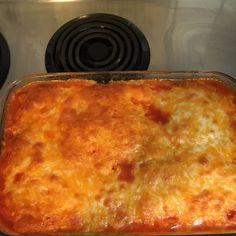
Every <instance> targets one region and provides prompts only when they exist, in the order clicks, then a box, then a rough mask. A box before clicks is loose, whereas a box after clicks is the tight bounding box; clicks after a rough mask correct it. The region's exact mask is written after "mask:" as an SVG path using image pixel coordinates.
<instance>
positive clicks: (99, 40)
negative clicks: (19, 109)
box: [0, 0, 236, 96]
mask: <svg viewBox="0 0 236 236" xmlns="http://www.w3.org/2000/svg"><path fill="white" fill-rule="evenodd" d="M235 11H236V1H232V0H214V1H212V0H199V1H195V0H145V1H143V0H103V1H98V0H77V1H76V0H74V1H72V0H27V1H26V0H0V33H1V35H3V36H4V38H5V40H1V38H2V37H0V45H1V47H2V45H5V46H6V45H8V46H9V50H8V49H6V48H7V47H5V46H3V47H4V48H5V49H4V50H2V49H0V51H1V53H0V55H1V56H0V65H1V66H0V68H1V70H0V74H1V75H0V76H1V77H0V80H1V81H0V86H1V84H3V82H4V81H5V79H4V78H5V77H6V81H5V83H4V85H3V86H2V89H1V91H0V96H1V94H2V93H4V91H5V90H6V88H7V87H8V86H9V84H10V83H11V82H12V81H14V80H18V79H20V78H21V77H23V76H25V75H28V74H34V73H46V72H63V71H99V70H100V71H101V70H146V69H147V70H180V71H183V70H214V71H221V72H224V73H227V74H229V75H231V76H233V77H235V78H236V67H235V60H236V43H235V41H236V27H235V25H236V14H235ZM2 51H5V53H4V55H5V56H4V57H2ZM9 51H10V54H11V63H10V69H9V73H8V75H7V72H8V67H9V62H10V54H9ZM2 58H4V60H3V62H1V61H2ZM1 63H4V64H5V65H4V66H3V67H2V64H1ZM2 70H3V71H2Z"/></svg>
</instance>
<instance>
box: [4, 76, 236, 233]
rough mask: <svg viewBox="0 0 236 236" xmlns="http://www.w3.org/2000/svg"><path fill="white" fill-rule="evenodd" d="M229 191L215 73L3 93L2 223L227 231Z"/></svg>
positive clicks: (231, 179)
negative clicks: (211, 76)
mask: <svg viewBox="0 0 236 236" xmlns="http://www.w3.org/2000/svg"><path fill="white" fill-rule="evenodd" d="M235 189H236V94H235V92H234V91H232V90H231V89H230V88H228V87H227V86H226V85H224V84H223V83H222V82H220V81H214V80H209V79H199V80H189V81H184V80H178V81H177V80H176V81H174V80H173V81H168V80H153V81H151V80H139V81H127V82H110V83H109V84H107V85H101V84H96V83H95V82H93V81H78V80H69V81H51V82H34V83H31V84H28V85H26V86H24V87H22V88H20V89H18V90H17V91H15V92H14V93H12V94H11V96H10V100H9V104H8V109H7V115H6V120H5V127H4V140H3V143H2V151H1V157H0V222H1V225H2V226H3V229H4V230H6V231H7V232H11V233H16V234H17V233H18V234H23V233H26V234H34V233H40V234H45V233H65V232H68V233H73V232H145V233H148V232H155V233H161V232H167V233H170V232H201V231H205V232H206V231H210V232H212V231H214V232H215V231H231V230H236V191H235Z"/></svg>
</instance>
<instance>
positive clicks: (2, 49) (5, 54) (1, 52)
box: [0, 33, 10, 88]
mask: <svg viewBox="0 0 236 236" xmlns="http://www.w3.org/2000/svg"><path fill="white" fill-rule="evenodd" d="M9 67H10V52H9V48H8V45H7V42H6V40H5V38H4V37H3V35H2V34H1V33H0V88H1V87H2V85H3V84H4V82H5V80H6V78H7V74H8V71H9Z"/></svg>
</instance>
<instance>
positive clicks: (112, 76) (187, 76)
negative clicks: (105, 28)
mask: <svg viewBox="0 0 236 236" xmlns="http://www.w3.org/2000/svg"><path fill="white" fill-rule="evenodd" d="M200 78H207V79H214V80H220V81H222V82H224V83H226V84H228V85H229V86H230V87H231V88H232V89H233V90H235V91H236V80H235V79H233V78H232V77H230V76H228V75H226V74H223V73H220V72H211V71H187V72H186V71H183V72H182V71H177V72H175V71H173V72H171V71H170V72H169V71H167V72H165V71H132V72H131V71H128V72H88V73H55V74H36V75H31V76H27V77H24V78H22V79H20V80H16V81H14V82H13V83H11V84H10V85H9V86H8V87H7V88H6V89H5V90H4V91H0V118H1V120H0V122H1V123H0V140H1V144H2V138H3V129H4V118H5V112H6V107H7V103H8V102H7V101H8V98H9V95H10V94H11V93H12V92H13V91H15V90H16V89H18V88H20V87H22V86H24V85H26V84H28V83H31V82H36V81H51V80H69V79H85V80H95V81H97V82H98V83H104V84H106V83H109V81H119V80H139V79H154V80H157V79H158V80H161V79H165V80H178V79H181V80H193V79H200ZM0 151H1V146H0ZM0 235H2V236H3V235H4V236H5V235H6V234H3V233H1V232H0ZM62 235H88V236H91V235H107V234H105V233H97V234H96V233H95V234H94V233H79V234H62ZM111 235H122V236H123V235H128V234H124V233H122V234H118V233H117V234H111ZM129 235H137V234H129ZM139 235H140V234H139ZM147 235H148V234H147ZM149 235H163V233H161V234H153V233H151V234H149ZM164 235H236V231H233V232H232V231H231V232H215V233H214V232H210V233H208V232H200V233H197V232H196V233H191V234H189V233H186V234H183V233H166V234H164Z"/></svg>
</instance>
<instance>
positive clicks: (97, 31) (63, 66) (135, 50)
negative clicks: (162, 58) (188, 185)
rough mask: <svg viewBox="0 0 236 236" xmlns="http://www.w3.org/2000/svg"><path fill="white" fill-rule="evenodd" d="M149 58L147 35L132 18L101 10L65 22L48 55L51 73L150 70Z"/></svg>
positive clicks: (48, 66)
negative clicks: (101, 11) (131, 20)
mask: <svg viewBox="0 0 236 236" xmlns="http://www.w3.org/2000/svg"><path fill="white" fill-rule="evenodd" d="M149 61H150V49H149V45H148V42H147V39H146V38H145V36H144V34H143V33H142V32H141V31H140V30H139V29H138V28H137V27H136V26H135V25H134V24H133V23H131V22H130V21H128V20H126V19H124V18H122V17H119V16H116V15H111V14H102V13H97V14H90V15H86V16H81V17H78V18H75V19H73V20H71V21H69V22H68V23H66V24H65V25H63V26H62V27H61V28H60V29H58V30H57V31H56V33H55V34H54V35H53V37H52V38H51V39H50V41H49V43H48V46H47V49H46V55H45V64H46V69H47V71H48V72H71V71H73V72H79V71H110V70H120V71H121V70H147V68H148V65H149Z"/></svg>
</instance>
